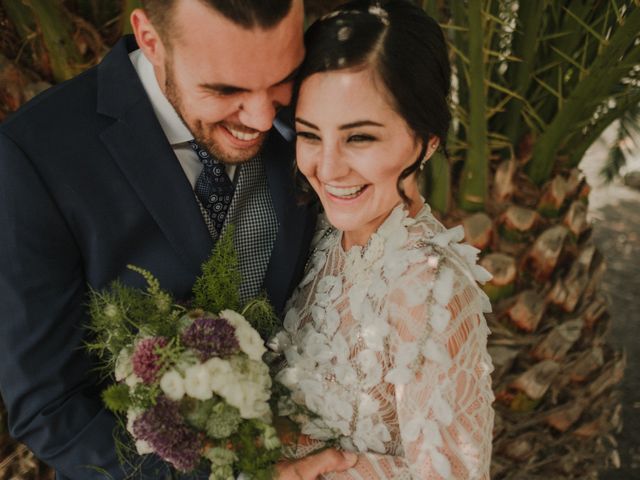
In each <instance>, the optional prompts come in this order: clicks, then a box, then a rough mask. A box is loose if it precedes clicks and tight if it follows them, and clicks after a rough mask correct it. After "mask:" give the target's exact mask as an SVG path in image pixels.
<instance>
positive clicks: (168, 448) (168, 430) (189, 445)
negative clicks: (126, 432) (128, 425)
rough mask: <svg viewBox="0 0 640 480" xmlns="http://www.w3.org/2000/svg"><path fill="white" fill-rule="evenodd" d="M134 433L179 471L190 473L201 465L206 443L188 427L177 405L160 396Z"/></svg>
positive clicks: (144, 414)
mask: <svg viewBox="0 0 640 480" xmlns="http://www.w3.org/2000/svg"><path fill="white" fill-rule="evenodd" d="M133 433H134V435H135V437H136V439H138V440H145V441H146V442H147V443H149V445H150V446H151V448H153V450H154V451H155V452H156V453H157V454H158V455H159V456H160V457H161V458H162V459H163V460H165V461H167V462H169V463H171V464H172V465H173V466H174V467H175V468H176V469H178V470H180V471H182V472H188V471H190V470H193V469H195V468H196V467H197V466H198V462H199V461H200V454H201V452H202V448H203V447H204V444H203V441H202V438H201V437H200V436H199V435H198V434H197V433H196V432H195V431H194V430H191V429H190V428H189V427H188V426H187V425H186V424H185V421H184V419H183V418H182V415H180V411H179V408H178V403H177V402H172V401H171V400H169V399H168V398H166V397H164V396H159V397H158V399H157V402H156V404H155V405H154V406H153V407H151V408H150V409H148V410H146V411H145V412H144V413H142V414H141V415H140V416H139V417H138V418H137V419H136V420H135V421H134V422H133Z"/></svg>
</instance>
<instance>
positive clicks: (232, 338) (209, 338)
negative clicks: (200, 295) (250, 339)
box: [182, 317, 240, 362]
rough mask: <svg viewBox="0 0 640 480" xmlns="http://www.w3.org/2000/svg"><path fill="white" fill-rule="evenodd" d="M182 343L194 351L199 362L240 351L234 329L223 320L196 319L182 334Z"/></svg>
mask: <svg viewBox="0 0 640 480" xmlns="http://www.w3.org/2000/svg"><path fill="white" fill-rule="evenodd" d="M182 343H183V344H184V345H185V346H187V347H189V348H192V349H193V350H195V351H196V352H197V353H198V357H199V358H200V361H201V362H206V361H207V360H209V359H210V358H213V357H227V356H229V355H233V354H234V353H238V351H239V350H240V344H239V343H238V339H237V338H236V329H235V328H233V327H232V326H231V324H230V323H229V322H227V321H226V320H225V319H224V318H210V317H200V318H196V319H195V320H194V321H193V323H192V324H191V325H189V327H188V328H187V329H186V330H185V331H184V333H183V334H182Z"/></svg>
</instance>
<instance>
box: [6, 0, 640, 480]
mask: <svg viewBox="0 0 640 480" xmlns="http://www.w3.org/2000/svg"><path fill="white" fill-rule="evenodd" d="M339 3H341V2H339V1H329V0H326V1H323V0H307V1H306V2H305V5H306V10H307V22H308V23H309V22H311V21H313V20H314V19H315V18H317V17H319V16H321V15H322V14H324V13H325V12H327V11H328V10H330V9H331V8H332V7H334V6H335V5H337V4H339ZM419 3H420V4H421V6H422V7H423V8H424V9H425V10H426V11H427V12H428V13H429V14H431V15H432V16H434V17H435V18H436V19H437V20H438V21H439V22H440V24H441V26H442V27H443V29H444V31H445V35H446V37H447V40H448V42H449V51H450V56H451V61H452V64H453V67H454V68H453V71H454V75H453V85H454V89H453V95H452V99H451V103H452V109H453V112H454V122H453V124H452V128H451V130H450V133H449V138H448V139H447V143H448V155H445V154H437V155H436V156H434V158H432V160H431V161H430V162H429V164H428V168H427V169H426V170H427V171H426V174H425V175H424V178H423V179H422V180H421V181H422V188H423V192H424V195H425V196H426V198H427V199H428V201H429V203H430V204H431V206H432V207H433V209H434V210H435V211H436V212H437V213H438V215H439V216H440V217H441V219H442V221H443V222H444V223H445V224H447V225H453V224H456V223H462V224H463V225H464V228H465V234H466V239H467V241H468V242H470V243H471V244H473V245H475V246H476V247H477V248H479V249H480V250H481V262H482V264H483V265H484V266H485V267H486V268H488V269H489V270H490V271H491V272H492V273H493V274H494V280H493V281H492V282H490V283H489V284H487V285H486V286H485V290H486V291H487V293H488V294H489V295H490V297H491V298H492V301H493V304H494V313H493V314H491V315H490V316H489V318H488V320H489V324H490V327H491V330H492V332H493V334H492V336H491V338H490V341H489V349H490V352H491V354H492V357H493V360H494V364H495V367H496V369H495V372H494V374H493V381H494V390H495V392H496V397H497V400H496V413H497V416H496V427H495V431H494V458H493V465H492V470H493V472H492V478H496V479H516V478H517V479H537V478H540V479H542V478H545V479H546V478H554V479H555V478H597V470H598V469H599V468H604V467H606V466H608V465H613V466H616V465H617V464H618V463H619V457H618V455H617V452H616V449H615V445H616V444H615V439H614V437H613V436H612V435H613V433H615V432H616V431H617V430H619V429H620V428H621V425H620V402H619V396H618V394H617V391H616V388H615V386H616V384H617V383H618V382H619V381H620V380H621V378H622V375H623V371H624V365H625V358H624V355H622V354H620V353H619V352H617V351H615V350H614V349H612V348H611V347H610V346H609V343H608V340H607V334H608V332H609V329H610V318H609V315H608V313H607V301H606V299H605V298H604V296H603V294H602V292H601V289H600V288H599V281H600V278H601V276H602V273H603V271H604V265H603V262H602V256H601V255H600V253H599V252H598V251H597V250H596V248H595V247H594V245H593V242H592V240H591V227H590V225H589V222H588V220H587V201H588V192H589V186H588V185H587V184H586V182H585V180H584V178H583V176H582V174H581V173H580V171H579V169H578V168H577V167H578V165H579V163H580V161H581V159H582V158H583V156H584V155H585V152H586V151H587V150H588V148H589V147H590V146H591V145H592V144H593V143H594V142H595V141H596V140H597V139H598V138H599V137H600V136H601V134H602V132H603V131H604V130H605V129H607V128H608V127H609V126H611V125H618V127H617V128H618V133H617V139H616V140H617V141H616V142H615V144H614V145H613V148H612V150H611V153H610V156H609V161H608V162H607V165H606V167H605V168H604V170H603V175H605V176H607V177H608V178H614V177H615V176H616V175H618V172H619V171H620V168H621V167H622V166H623V165H624V163H625V158H626V156H627V155H629V154H630V153H631V152H632V151H634V149H636V147H637V145H636V144H635V139H636V138H638V133H640V132H639V127H638V125H639V120H640V108H639V107H638V105H639V103H640V38H639V34H638V32H640V4H639V2H638V0H593V1H588V0H557V1H551V0H527V1H526V2H525V1H518V0H459V1H454V0H422V1H421V2H419ZM138 4H139V2H138V0H0V25H1V27H2V35H1V36H0V121H1V120H2V119H4V118H5V117H6V116H7V115H9V114H10V113H11V112H12V111H14V110H16V109H17V108H18V107H19V106H20V105H21V104H23V103H24V102H25V101H27V100H28V99H29V98H31V97H32V96H34V95H36V94H37V93H39V92H41V91H42V90H44V89H46V88H48V87H49V86H51V85H53V84H55V83H58V82H61V81H64V80H66V79H68V78H70V77H72V76H74V75H76V74H77V73H79V72H81V71H83V70H85V69H87V68H89V67H91V66H92V65H94V64H96V63H97V62H98V61H99V60H100V59H101V58H102V56H103V55H104V54H105V53H106V52H107V51H108V49H109V48H110V46H111V45H112V44H113V43H114V42H115V41H116V40H117V39H118V38H120V36H121V35H123V34H126V33H129V31H130V27H129V23H128V16H129V13H130V12H131V10H132V9H133V8H136V7H137V6H138ZM416 61H419V59H416ZM1 415H2V425H3V427H2V430H1V431H0V452H1V453H0V480H2V479H9V478H52V474H51V472H50V471H49V470H47V468H46V467H45V466H43V465H41V464H39V463H38V462H37V461H36V460H35V459H34V458H33V456H32V455H31V454H30V452H29V451H28V449H26V448H25V447H24V446H21V445H19V444H16V443H15V442H13V441H11V440H10V439H9V437H8V436H7V435H6V433H5V432H6V419H5V417H4V416H5V413H4V412H2V413H1Z"/></svg>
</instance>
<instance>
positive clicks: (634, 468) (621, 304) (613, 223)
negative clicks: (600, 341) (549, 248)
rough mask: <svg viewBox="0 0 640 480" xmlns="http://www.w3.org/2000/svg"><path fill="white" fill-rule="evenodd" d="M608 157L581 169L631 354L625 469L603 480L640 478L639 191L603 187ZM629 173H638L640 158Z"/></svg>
mask: <svg viewBox="0 0 640 480" xmlns="http://www.w3.org/2000/svg"><path fill="white" fill-rule="evenodd" d="M605 155H606V153H605V151H604V149H603V145H602V144H596V145H594V147H593V148H592V149H591V151H590V154H589V155H588V156H587V158H586V159H585V161H584V162H583V164H582V168H583V170H584V171H585V174H586V175H587V178H588V180H589V184H590V185H591V186H592V188H593V190H592V192H591V195H590V199H589V200H590V202H589V204H590V215H591V218H592V220H593V225H594V232H593V238H594V241H595V242H596V245H597V246H598V249H599V250H600V252H602V254H603V255H604V257H605V259H606V262H607V272H606V274H605V277H604V280H603V283H604V284H603V289H604V290H605V292H606V293H607V295H608V297H609V301H610V308H609V312H610V314H611V315H612V319H613V322H612V324H613V327H612V331H611V341H612V343H613V344H614V345H616V346H617V347H618V348H621V349H624V350H625V352H626V354H627V368H626V371H625V377H624V380H623V382H622V385H621V389H622V398H623V412H622V423H623V428H622V431H621V432H620V433H619V434H618V435H617V441H618V446H619V453H620V461H621V468H620V469H618V470H607V471H603V472H601V475H600V478H601V479H602V480H632V479H640V191H637V190H632V189H631V188H629V187H626V186H624V185H623V184H622V182H621V181H614V182H613V183H611V184H608V185H606V184H603V182H602V179H600V178H599V176H598V170H599V168H600V166H601V164H602V159H603V158H604V157H605ZM626 170H627V171H640V155H639V156H638V157H637V158H633V159H629V163H628V165H627V169H626Z"/></svg>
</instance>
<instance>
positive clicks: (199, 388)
mask: <svg viewBox="0 0 640 480" xmlns="http://www.w3.org/2000/svg"><path fill="white" fill-rule="evenodd" d="M184 373H185V379H184V389H185V391H186V392H187V395H189V396H190V397H192V398H197V399H198V400H208V399H210V398H211V397H212V396H213V392H212V391H211V377H210V375H209V370H208V369H207V367H205V366H204V365H203V364H197V365H193V366H191V367H189V368H187V370H186V371H185V372H184Z"/></svg>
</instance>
